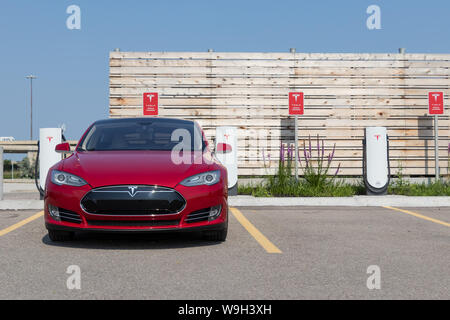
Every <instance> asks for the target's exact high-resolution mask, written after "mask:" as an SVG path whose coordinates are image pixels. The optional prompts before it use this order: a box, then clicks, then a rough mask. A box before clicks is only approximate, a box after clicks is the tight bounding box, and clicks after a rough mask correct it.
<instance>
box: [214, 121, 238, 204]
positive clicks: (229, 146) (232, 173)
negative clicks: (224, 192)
mask: <svg viewBox="0 0 450 320" xmlns="http://www.w3.org/2000/svg"><path fill="white" fill-rule="evenodd" d="M215 153H216V157H217V159H218V160H219V161H220V162H221V163H222V164H223V165H224V166H225V167H226V168H227V171H228V194H229V195H231V196H234V195H237V182H238V166H237V128H236V127H217V128H216V148H215Z"/></svg>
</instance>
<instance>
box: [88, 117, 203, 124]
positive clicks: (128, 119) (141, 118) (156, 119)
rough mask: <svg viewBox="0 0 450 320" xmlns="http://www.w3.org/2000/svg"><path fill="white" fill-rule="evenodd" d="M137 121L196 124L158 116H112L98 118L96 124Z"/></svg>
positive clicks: (190, 121)
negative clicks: (110, 117) (109, 117)
mask: <svg viewBox="0 0 450 320" xmlns="http://www.w3.org/2000/svg"><path fill="white" fill-rule="evenodd" d="M136 121H146V122H150V121H151V122H165V123H180V124H195V123H196V122H195V121H192V120H185V119H178V118H160V117H158V118H156V117H133V118H112V119H103V120H97V121H95V122H94V124H104V123H126V122H136Z"/></svg>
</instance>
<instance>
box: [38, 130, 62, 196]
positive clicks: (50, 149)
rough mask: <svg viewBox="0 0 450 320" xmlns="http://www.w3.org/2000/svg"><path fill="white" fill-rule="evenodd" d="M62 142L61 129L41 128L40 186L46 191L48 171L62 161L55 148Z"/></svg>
mask: <svg viewBox="0 0 450 320" xmlns="http://www.w3.org/2000/svg"><path fill="white" fill-rule="evenodd" d="M61 140H62V130H61V128H41V129H40V132H39V186H40V187H41V188H42V190H45V180H46V179H47V173H48V170H49V169H50V168H51V167H53V165H55V164H56V163H57V162H58V161H60V160H61V159H62V156H61V154H60V153H56V151H55V147H56V145H57V144H60V143H61Z"/></svg>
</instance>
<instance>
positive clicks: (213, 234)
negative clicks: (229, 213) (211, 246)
mask: <svg viewBox="0 0 450 320" xmlns="http://www.w3.org/2000/svg"><path fill="white" fill-rule="evenodd" d="M227 233H228V229H227V228H224V229H222V230H217V231H208V232H205V233H204V234H203V239H204V240H208V241H218V242H222V241H225V240H226V239H227Z"/></svg>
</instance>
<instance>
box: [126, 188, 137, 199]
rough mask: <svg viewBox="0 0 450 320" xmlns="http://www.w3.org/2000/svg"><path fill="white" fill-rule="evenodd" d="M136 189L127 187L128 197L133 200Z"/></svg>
mask: <svg viewBox="0 0 450 320" xmlns="http://www.w3.org/2000/svg"><path fill="white" fill-rule="evenodd" d="M137 189H138V187H137V186H129V187H128V193H129V194H130V196H131V197H132V198H134V196H135V195H136V193H137Z"/></svg>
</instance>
